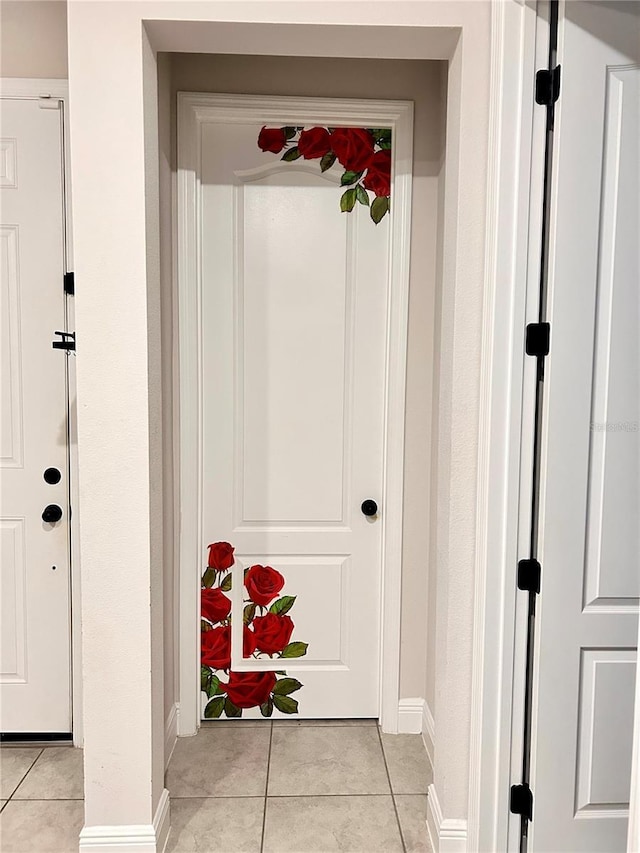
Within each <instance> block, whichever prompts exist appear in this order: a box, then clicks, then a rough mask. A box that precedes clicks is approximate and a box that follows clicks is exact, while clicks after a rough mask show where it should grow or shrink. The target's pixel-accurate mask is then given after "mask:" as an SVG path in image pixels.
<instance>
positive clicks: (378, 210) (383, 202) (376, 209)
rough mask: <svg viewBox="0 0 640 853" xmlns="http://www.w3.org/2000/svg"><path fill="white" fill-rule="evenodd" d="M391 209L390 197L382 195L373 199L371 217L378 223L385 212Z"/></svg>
mask: <svg viewBox="0 0 640 853" xmlns="http://www.w3.org/2000/svg"><path fill="white" fill-rule="evenodd" d="M388 210H389V199H388V198H387V197H386V196H384V195H380V196H378V197H377V198H375V199H374V200H373V204H372V205H371V218H372V219H373V221H374V222H375V223H376V225H377V224H378V222H380V220H381V219H382V217H383V216H384V215H385V213H386V212H387V211H388Z"/></svg>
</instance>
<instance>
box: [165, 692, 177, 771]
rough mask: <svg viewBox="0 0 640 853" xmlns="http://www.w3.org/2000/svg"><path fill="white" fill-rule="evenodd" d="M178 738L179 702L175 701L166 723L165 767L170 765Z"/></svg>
mask: <svg viewBox="0 0 640 853" xmlns="http://www.w3.org/2000/svg"><path fill="white" fill-rule="evenodd" d="M177 740H178V704H177V702H174V703H173V705H172V706H171V709H170V710H169V713H168V715H167V719H166V721H165V724H164V768H165V770H166V769H167V767H168V766H169V761H170V760H171V756H172V755H173V750H174V749H175V745H176V742H177Z"/></svg>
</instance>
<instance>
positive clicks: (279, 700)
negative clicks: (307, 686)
mask: <svg viewBox="0 0 640 853" xmlns="http://www.w3.org/2000/svg"><path fill="white" fill-rule="evenodd" d="M273 704H274V705H275V706H276V708H277V709H278V711H281V712H282V713H283V714H297V713H298V703H297V702H296V700H295V699H292V698H291V696H279V695H278V694H277V693H274V694H273Z"/></svg>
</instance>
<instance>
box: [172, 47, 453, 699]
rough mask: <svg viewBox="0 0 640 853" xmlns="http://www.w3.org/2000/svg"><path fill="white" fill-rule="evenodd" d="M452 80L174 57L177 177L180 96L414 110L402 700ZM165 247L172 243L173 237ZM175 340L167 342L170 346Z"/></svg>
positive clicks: (419, 684) (413, 606) (417, 617)
mask: <svg viewBox="0 0 640 853" xmlns="http://www.w3.org/2000/svg"><path fill="white" fill-rule="evenodd" d="M445 74H446V72H445V64H444V63H442V62H436V61H424V60H423V61H407V60H382V61H379V60H367V59H322V58H311V57H273V56H260V57H256V56H232V55H204V54H172V55H171V107H172V111H173V120H172V128H173V134H174V138H173V146H172V149H173V153H172V164H173V165H172V168H173V170H174V171H175V105H176V93H177V92H179V91H195V92H219V93H231V94H262V95H297V96H311V97H314V96H316V97H344V98H383V99H384V98H388V99H403V100H411V101H413V102H414V105H415V119H414V120H415V125H414V184H413V211H412V214H413V223H412V249H411V281H410V294H409V336H408V362H407V405H406V421H405V441H406V458H405V515H404V531H403V534H404V541H403V566H402V631H401V671H400V696H401V697H403V698H411V697H424V696H425V690H426V683H425V673H426V671H427V660H428V658H427V643H426V635H425V623H426V621H427V587H428V575H429V553H430V546H429V518H430V500H429V499H430V457H431V421H432V383H433V337H434V299H435V289H436V246H437V237H438V227H437V226H438V223H437V217H438V183H439V177H438V176H439V175H440V172H441V165H442V158H443V153H444V118H445V115H444V87H443V83H442V81H443V78H444V76H445ZM161 97H162V92H161ZM164 203H165V202H164V200H163V204H164ZM163 242H164V243H167V242H168V235H167V238H166V239H165V240H164V241H163ZM165 263H166V262H165ZM164 281H165V287H167V286H169V287H170V286H171V283H170V277H169V279H167V278H166V277H165V278H164ZM167 303H169V299H168V298H167ZM171 338H172V336H170V335H168V336H167V341H168V342H170V341H171ZM165 356H167V353H165ZM431 659H432V660H433V654H432V655H431ZM433 678H434V675H433V673H431V674H430V675H428V676H427V681H430V682H431V684H433ZM165 701H166V706H165V707H166V709H167V710H168V709H169V708H170V705H171V699H170V697H169V696H168V695H167V696H166V700H165Z"/></svg>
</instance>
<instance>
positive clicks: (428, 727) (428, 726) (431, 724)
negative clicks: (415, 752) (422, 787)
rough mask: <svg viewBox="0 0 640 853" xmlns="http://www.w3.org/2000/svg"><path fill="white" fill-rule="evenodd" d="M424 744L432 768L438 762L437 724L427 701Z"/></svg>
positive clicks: (423, 728) (423, 724)
mask: <svg viewBox="0 0 640 853" xmlns="http://www.w3.org/2000/svg"><path fill="white" fill-rule="evenodd" d="M422 742H423V743H424V748H425V749H426V751H427V755H428V757H429V762H430V764H431V767H433V766H434V765H435V760H436V723H435V720H434V718H433V714H432V713H431V708H430V707H429V704H428V703H427V701H426V699H425V702H424V707H423V708H422Z"/></svg>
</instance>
